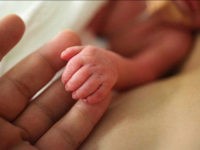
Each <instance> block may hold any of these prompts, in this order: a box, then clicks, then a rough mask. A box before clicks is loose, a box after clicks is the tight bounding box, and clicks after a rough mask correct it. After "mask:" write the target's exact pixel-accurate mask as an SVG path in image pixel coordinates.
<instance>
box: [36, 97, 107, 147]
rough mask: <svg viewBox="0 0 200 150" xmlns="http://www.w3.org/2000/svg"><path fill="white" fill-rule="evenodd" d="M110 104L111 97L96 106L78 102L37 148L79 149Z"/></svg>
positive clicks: (43, 137) (41, 140)
mask: <svg viewBox="0 0 200 150" xmlns="http://www.w3.org/2000/svg"><path fill="white" fill-rule="evenodd" d="M109 103H110V97H107V98H106V99H105V100H103V101H102V102H100V103H98V104H94V105H90V104H88V103H85V102H83V101H78V102H77V103H76V104H75V105H74V107H73V108H72V109H71V110H70V112H69V113H67V114H66V115H65V116H64V117H63V118H62V119H61V120H60V121H59V122H57V123H56V124H55V125H54V126H53V127H52V128H51V129H50V130H49V131H48V132H47V133H46V134H45V135H44V136H42V137H41V138H40V139H39V140H38V141H37V143H36V146H37V147H38V148H39V149H48V150H54V149H59V150H64V149H67V150H74V149H77V148H78V146H79V145H80V144H81V143H82V142H83V140H84V139H85V138H86V137H87V136H88V134H89V133H90V132H91V130H92V129H93V127H94V126H95V125H96V123H97V122H98V121H99V119H100V118H101V116H102V115H103V114H104V112H105V111H106V109H107V107H108V105H109ZM55 139H56V140H55ZM49 141H51V142H49Z"/></svg>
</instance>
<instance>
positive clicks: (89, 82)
mask: <svg viewBox="0 0 200 150" xmlns="http://www.w3.org/2000/svg"><path fill="white" fill-rule="evenodd" d="M116 3H120V2H116ZM121 3H123V2H121ZM124 3H125V2H124ZM126 3H134V2H132V1H129V2H126ZM115 6H116V5H115ZM120 6H121V7H122V5H120ZM118 10H122V8H121V9H119V7H117V8H116V9H115V8H113V9H112V13H111V15H113V17H114V13H113V12H115V11H118ZM104 11H105V10H104ZM94 20H95V19H94ZM109 21H110V20H108V21H107V26H106V25H104V26H103V27H102V26H101V27H100V28H101V35H104V36H105V37H106V38H107V39H108V41H110V43H111V44H110V45H111V46H110V47H111V49H113V51H110V50H105V49H103V48H99V47H96V46H91V45H89V46H74V47H70V48H67V49H66V50H64V51H63V52H62V54H61V58H62V59H63V60H65V61H67V65H66V68H65V70H64V72H63V74H62V82H63V84H64V85H65V89H66V91H70V92H72V98H73V99H77V100H83V101H86V102H88V103H90V104H93V103H98V102H100V101H102V100H103V99H104V98H105V97H106V96H107V95H108V94H109V93H110V92H111V91H112V89H115V90H125V89H129V88H132V87H135V86H137V85H141V84H144V83H148V82H150V81H153V80H155V79H157V78H159V77H161V76H162V75H164V74H165V73H166V72H167V71H169V70H170V69H172V68H173V67H175V66H176V65H177V64H179V63H180V62H182V61H183V60H184V59H185V57H186V56H187V54H188V52H189V51H190V49H191V45H192V36H191V29H193V27H191V26H190V27H184V25H183V27H180V28H178V27H177V22H176V25H173V24H172V25H171V22H170V24H167V25H166V23H165V24H162V23H160V22H159V23H156V24H154V26H155V27H154V28H152V29H154V30H153V31H149V30H148V34H144V35H145V36H143V39H144V40H140V41H143V43H144V42H146V41H148V42H146V43H145V44H143V46H140V47H139V49H142V51H140V52H139V53H137V54H133V55H130V53H129V54H128V55H124V54H120V52H121V51H123V47H124V49H125V47H126V45H137V44H138V42H135V43H134V39H135V41H137V37H136V38H133V36H134V35H137V32H136V31H137V28H139V29H140V27H137V26H135V27H134V29H133V28H129V30H127V29H126V30H124V33H126V34H129V31H131V32H132V31H133V30H134V32H133V34H134V33H135V34H134V35H133V34H132V35H131V34H129V35H130V36H129V38H121V39H120V37H125V36H124V34H121V33H122V32H117V33H118V34H113V32H112V34H113V35H115V36H113V37H112V36H111V35H110V33H111V32H109V31H110V30H108V29H109V26H110V24H111V25H113V24H112V23H113V22H111V21H110V22H109ZM118 23H119V24H120V20H119V21H118ZM148 23H149V22H147V23H146V24H148ZM150 23H151V21H150ZM146 24H145V25H146ZM179 25H180V24H179ZM195 27H196V26H195ZM102 28H103V29H104V31H103V30H102ZM111 30H112V29H111ZM107 31H108V32H107ZM125 31H126V32H125ZM126 34H125V35H126ZM116 35H117V36H116ZM130 38H132V39H133V41H132V42H131V40H130ZM138 38H139V36H138ZM113 39H116V40H113ZM125 39H128V40H129V41H130V42H129V43H127V40H125ZM113 41H115V42H113ZM140 41H139V42H140ZM116 43H117V44H116ZM123 43H126V45H125V46H123V47H122V48H121V49H122V50H120V46H116V45H120V44H123ZM113 45H114V46H113ZM139 45H142V44H139ZM144 45H145V46H144ZM125 56H126V57H125Z"/></svg>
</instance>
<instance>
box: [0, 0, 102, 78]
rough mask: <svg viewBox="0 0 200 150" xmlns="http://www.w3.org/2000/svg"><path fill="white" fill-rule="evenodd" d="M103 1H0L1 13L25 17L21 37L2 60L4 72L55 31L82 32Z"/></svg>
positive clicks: (1, 71)
mask: <svg viewBox="0 0 200 150" xmlns="http://www.w3.org/2000/svg"><path fill="white" fill-rule="evenodd" d="M105 3H106V0H105V1H103V0H101V1H86V0H84V1H83V0H80V1H74V0H71V1H1V2H0V17H1V18H2V17H3V16H5V15H7V14H11V13H15V14H18V15H19V16H21V18H22V19H23V20H24V21H25V24H26V32H25V35H24V37H23V38H22V40H21V41H20V42H19V43H18V44H17V46H15V47H14V49H13V50H12V51H11V52H9V54H8V55H7V56H6V57H5V58H4V59H3V61H2V62H1V69H0V73H1V74H2V73H4V72H5V71H7V70H8V69H9V68H11V67H12V66H13V65H14V64H16V63H17V62H18V61H19V60H21V59H22V58H24V57H25V56H27V55H28V54H30V53H31V52H33V51H34V50H36V49H37V48H38V47H40V46H41V45H42V44H44V43H45V42H47V41H48V40H50V39H51V38H53V37H54V36H55V35H56V34H57V33H58V32H60V31H62V30H65V29H72V30H74V31H76V32H78V33H79V34H80V35H82V32H83V29H84V27H85V25H86V24H87V23H88V21H89V20H90V19H91V18H92V17H93V15H94V14H95V13H96V11H97V10H98V9H99V8H100V7H101V6H102V5H104V4H105Z"/></svg>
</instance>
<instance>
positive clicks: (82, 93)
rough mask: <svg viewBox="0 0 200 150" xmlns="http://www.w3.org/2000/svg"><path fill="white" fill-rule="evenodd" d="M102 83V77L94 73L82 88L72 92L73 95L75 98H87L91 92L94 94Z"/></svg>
mask: <svg viewBox="0 0 200 150" xmlns="http://www.w3.org/2000/svg"><path fill="white" fill-rule="evenodd" d="M101 85H102V79H101V77H99V76H97V75H92V76H91V77H89V78H88V80H87V81H86V82H85V83H84V84H83V85H82V86H81V87H80V88H78V89H77V90H76V91H74V92H73V93H72V97H73V98H74V99H86V98H87V97H88V96H90V95H91V94H94V93H95V92H96V91H97V90H98V88H99V87H100V86H101Z"/></svg>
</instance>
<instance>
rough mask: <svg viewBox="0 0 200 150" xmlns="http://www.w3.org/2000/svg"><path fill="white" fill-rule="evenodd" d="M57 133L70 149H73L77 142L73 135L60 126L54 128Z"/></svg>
mask: <svg viewBox="0 0 200 150" xmlns="http://www.w3.org/2000/svg"><path fill="white" fill-rule="evenodd" d="M55 129H56V130H57V131H58V133H59V135H60V136H61V137H63V139H64V140H65V142H66V145H69V146H71V149H75V148H76V147H77V145H78V143H77V142H76V140H75V139H74V136H73V135H72V134H70V132H69V131H68V130H64V129H63V128H61V127H58V128H55Z"/></svg>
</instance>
